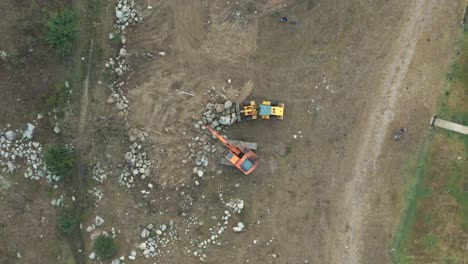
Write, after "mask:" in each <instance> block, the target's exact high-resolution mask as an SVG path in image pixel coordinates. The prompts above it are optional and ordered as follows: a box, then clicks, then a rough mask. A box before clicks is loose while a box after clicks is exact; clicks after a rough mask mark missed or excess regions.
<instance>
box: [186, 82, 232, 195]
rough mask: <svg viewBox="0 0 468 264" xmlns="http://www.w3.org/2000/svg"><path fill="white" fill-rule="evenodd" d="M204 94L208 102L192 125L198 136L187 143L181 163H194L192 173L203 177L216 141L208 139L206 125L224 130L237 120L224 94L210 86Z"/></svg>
mask: <svg viewBox="0 0 468 264" xmlns="http://www.w3.org/2000/svg"><path fill="white" fill-rule="evenodd" d="M206 95H208V96H209V97H210V102H208V103H207V104H206V106H205V111H204V112H203V117H202V119H201V120H199V121H197V122H196V123H194V125H193V126H194V128H195V129H196V130H197V131H198V132H199V133H200V136H196V137H193V138H192V142H191V143H188V147H189V153H187V156H186V159H184V160H182V163H183V164H185V163H187V162H188V161H192V162H193V163H194V167H193V174H194V175H196V176H198V177H200V178H202V177H203V175H204V174H205V171H206V168H207V167H208V163H209V161H208V157H209V156H210V154H211V156H212V157H214V155H213V154H214V153H215V152H216V145H215V144H216V141H212V140H210V136H209V134H208V133H207V131H206V126H208V125H209V126H211V127H212V128H214V129H216V130H218V131H226V130H227V127H229V126H230V125H232V124H233V123H235V122H236V121H237V114H236V110H235V105H234V103H232V101H230V100H228V99H227V97H226V96H225V95H224V94H222V93H218V92H217V91H216V89H215V88H211V89H209V91H208V93H207V94H206ZM197 183H198V184H197ZM195 184H196V185H197V186H198V185H199V184H200V183H199V182H198V181H196V182H195Z"/></svg>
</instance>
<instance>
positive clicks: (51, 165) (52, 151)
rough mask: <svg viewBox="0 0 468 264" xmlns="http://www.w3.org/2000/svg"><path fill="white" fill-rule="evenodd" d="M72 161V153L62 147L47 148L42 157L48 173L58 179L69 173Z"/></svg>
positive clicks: (73, 157)
mask: <svg viewBox="0 0 468 264" xmlns="http://www.w3.org/2000/svg"><path fill="white" fill-rule="evenodd" d="M74 159H75V156H74V155H73V152H72V151H71V150H69V149H67V148H66V147H65V146H62V145H56V146H50V147H48V148H47V150H46V153H45V155H44V161H45V164H46V165H47V168H48V169H49V171H50V172H52V173H53V174H55V175H57V176H60V177H63V176H67V175H68V173H70V171H71V170H72V168H73V165H74Z"/></svg>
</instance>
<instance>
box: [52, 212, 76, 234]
mask: <svg viewBox="0 0 468 264" xmlns="http://www.w3.org/2000/svg"><path fill="white" fill-rule="evenodd" d="M77 223H78V221H77V220H76V219H75V217H74V216H73V214H72V213H71V212H69V211H63V212H61V213H60V214H59V216H58V218H57V229H58V231H59V232H60V234H62V235H69V234H71V232H72V231H73V229H74V228H75V227H76V224H77Z"/></svg>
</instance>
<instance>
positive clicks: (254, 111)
mask: <svg viewBox="0 0 468 264" xmlns="http://www.w3.org/2000/svg"><path fill="white" fill-rule="evenodd" d="M236 112H237V121H238V122H240V121H241V120H242V119H245V120H254V119H257V117H258V116H260V117H261V118H262V119H279V120H283V118H284V103H278V102H275V101H263V102H262V103H261V104H260V105H257V104H256V103H255V101H245V102H243V103H242V105H239V104H236Z"/></svg>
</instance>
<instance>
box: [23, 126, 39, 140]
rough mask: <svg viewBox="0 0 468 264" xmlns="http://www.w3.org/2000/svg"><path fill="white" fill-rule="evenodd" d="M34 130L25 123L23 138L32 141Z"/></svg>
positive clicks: (33, 127)
mask: <svg viewBox="0 0 468 264" xmlns="http://www.w3.org/2000/svg"><path fill="white" fill-rule="evenodd" d="M35 128H36V127H35V126H34V125H33V124H31V123H27V124H26V128H25V129H24V130H23V136H24V137H26V138H28V139H32V138H33V133H34V129H35Z"/></svg>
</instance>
